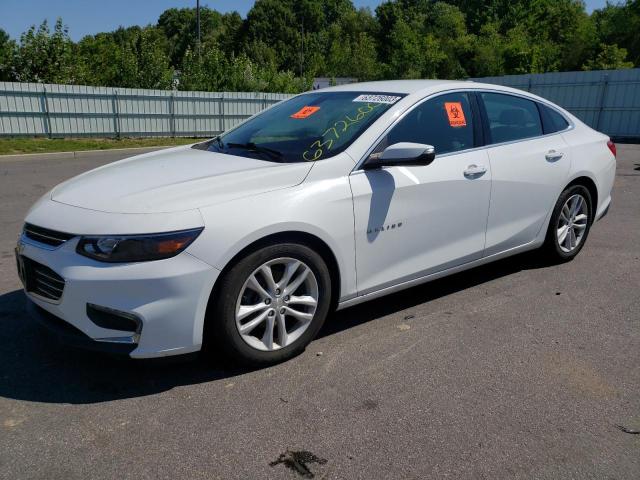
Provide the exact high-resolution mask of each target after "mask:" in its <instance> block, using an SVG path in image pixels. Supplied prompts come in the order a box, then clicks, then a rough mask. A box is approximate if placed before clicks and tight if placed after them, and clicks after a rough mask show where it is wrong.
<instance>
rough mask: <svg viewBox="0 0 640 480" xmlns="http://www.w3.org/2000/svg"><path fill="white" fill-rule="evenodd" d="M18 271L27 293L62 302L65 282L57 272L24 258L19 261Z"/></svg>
mask: <svg viewBox="0 0 640 480" xmlns="http://www.w3.org/2000/svg"><path fill="white" fill-rule="evenodd" d="M18 269H19V271H20V278H22V281H23V282H24V288H25V290H26V291H27V292H31V293H35V294H36V295H39V296H41V297H43V298H45V299H47V300H52V301H57V300H60V297H62V292H63V291H64V283H65V282H64V278H62V277H61V276H60V275H58V274H57V273H56V272H54V271H53V270H51V269H50V268H49V267H46V266H44V265H42V264H41V263H38V262H35V261H33V260H31V259H30V258H27V257H24V256H21V257H20V258H19V260H18Z"/></svg>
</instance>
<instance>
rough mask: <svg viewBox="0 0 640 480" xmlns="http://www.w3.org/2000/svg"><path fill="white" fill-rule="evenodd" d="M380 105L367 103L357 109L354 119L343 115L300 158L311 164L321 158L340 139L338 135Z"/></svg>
mask: <svg viewBox="0 0 640 480" xmlns="http://www.w3.org/2000/svg"><path fill="white" fill-rule="evenodd" d="M380 105H382V104H380V103H376V104H371V103H367V105H366V106H362V107H358V110H357V112H356V114H355V118H351V117H350V116H349V115H345V116H344V119H341V120H338V121H337V122H336V123H334V124H333V126H332V127H329V128H328V129H327V130H326V131H325V132H324V133H323V134H322V136H321V137H320V139H319V140H316V141H315V142H313V143H312V144H311V145H310V146H309V149H308V150H305V151H304V153H303V154H302V158H304V159H305V160H306V161H307V162H313V161H315V160H318V159H319V158H320V157H322V156H323V155H324V154H325V153H326V152H328V151H329V150H331V147H332V146H333V143H334V141H336V140H339V139H340V134H341V133H345V132H346V131H347V130H348V129H349V127H351V125H354V124H356V123H358V122H360V121H361V120H362V119H363V118H365V117H366V116H367V115H368V114H369V113H370V112H372V111H373V110H375V109H376V108H378V107H379V106H380Z"/></svg>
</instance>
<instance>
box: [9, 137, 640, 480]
mask: <svg viewBox="0 0 640 480" xmlns="http://www.w3.org/2000/svg"><path fill="white" fill-rule="evenodd" d="M124 156H126V153H125V152H115V153H114V152H99V153H94V154H87V155H77V156H73V155H70V156H56V157H37V156H35V157H13V158H1V157H0V226H1V228H0V478H2V479H5V478H6V479H47V480H50V479H58V478H59V479H65V480H73V479H82V480H86V479H88V478H118V479H127V478H135V479H138V480H141V479H146V478H150V479H151V478H153V479H160V478H162V479H164V478H167V479H168V478H171V479H175V478H189V479H217V478H220V479H233V478H239V479H262V478H269V479H275V478H284V479H295V478H313V477H315V478H317V479H324V478H327V479H329V478H332V479H358V478H362V479H378V478H382V479H387V478H388V479H413V478H415V479H427V478H452V479H521V478H522V479H525V478H526V479H529V478H535V479H554V480H555V479H637V478H640V434H634V433H633V432H634V431H638V430H640V146H638V145H619V146H618V171H617V176H616V181H615V191H614V200H613V205H612V207H611V210H610V213H609V214H608V215H607V216H606V217H605V218H604V219H603V220H601V221H600V222H598V223H597V224H596V225H595V226H594V227H593V229H592V230H591V233H590V236H589V239H588V241H587V244H586V246H585V248H584V249H583V250H582V252H581V253H580V255H579V256H578V257H577V258H576V259H575V260H574V261H573V262H570V263H566V264H563V265H547V264H544V263H543V262H541V261H540V260H538V258H537V257H536V256H535V255H531V254H526V255H519V256H516V257H512V258H509V259H506V260H503V261H500V262H498V263H494V264H491V265H488V266H484V267H481V268H477V269H474V270H471V271H468V272H464V273H461V274H457V275H455V276H452V277H449V278H447V279H442V280H438V281H435V282H432V283H429V284H426V285H423V286H420V287H416V288H413V289H411V290H407V291H404V292H401V293H398V294H395V295H392V296H388V297H386V298H383V299H379V300H376V301H374V302H371V303H368V304H364V305H360V306H357V307H353V308H351V309H347V310H344V311H341V312H338V313H336V314H334V315H333V316H332V317H330V319H329V321H328V322H327V325H326V326H325V328H324V330H323V331H322V332H321V336H320V338H318V339H317V340H315V341H314V342H313V343H312V344H311V345H310V346H309V347H308V348H307V350H306V352H305V353H303V354H302V355H300V356H299V357H297V358H295V359H293V360H291V361H289V362H286V363H283V364H281V365H278V366H275V367H272V368H267V369H262V370H254V371H247V370H239V369H233V368H229V367H224V366H222V365H219V364H216V363H212V362H206V361H203V360H195V361H190V362H186V363H178V364H164V363H160V364H157V363H151V364H149V363H136V362H133V361H128V360H118V359H113V358H111V357H105V356H102V355H98V354H92V353H85V352H82V351H76V350H72V349H69V348H67V347H65V346H63V345H60V344H58V343H56V342H55V341H53V340H52V339H51V338H50V337H49V335H48V334H47V333H46V332H42V331H41V330H40V329H39V328H37V326H36V325H35V324H34V322H33V321H32V320H31V319H30V318H29V317H27V316H26V314H25V298H24V295H23V293H22V291H21V290H20V284H19V280H18V277H17V274H16V272H15V265H14V258H13V247H14V245H15V241H16V239H17V236H18V233H19V231H20V229H21V225H22V220H23V218H24V215H25V214H26V212H27V210H28V208H29V206H30V205H31V204H32V203H33V202H34V201H35V200H36V199H37V198H38V197H39V196H40V195H42V194H44V193H45V192H46V191H47V190H48V189H50V188H51V187H52V186H54V185H55V184H57V183H58V182H60V181H62V180H64V179H66V178H69V177H71V176H73V175H75V174H78V173H80V172H83V171H85V170H88V169H90V168H93V167H97V166H100V165H103V164H105V163H107V162H110V161H113V160H115V159H117V158H122V157H124ZM624 430H626V431H624ZM629 432H631V433H629Z"/></svg>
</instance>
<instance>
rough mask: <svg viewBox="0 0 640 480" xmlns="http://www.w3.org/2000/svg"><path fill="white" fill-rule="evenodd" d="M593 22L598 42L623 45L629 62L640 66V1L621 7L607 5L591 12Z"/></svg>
mask: <svg viewBox="0 0 640 480" xmlns="http://www.w3.org/2000/svg"><path fill="white" fill-rule="evenodd" d="M592 18H593V22H594V24H595V26H596V29H597V31H598V32H599V37H600V42H601V43H605V44H608V45H623V46H624V48H625V49H626V50H627V51H628V56H629V60H630V61H631V62H633V63H634V64H635V65H636V66H639V65H640V35H639V34H638V32H640V0H627V1H626V2H625V3H623V4H622V5H618V4H613V3H608V2H607V5H606V6H605V7H604V8H603V9H601V10H596V11H594V12H593V15H592Z"/></svg>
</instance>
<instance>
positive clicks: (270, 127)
mask: <svg viewBox="0 0 640 480" xmlns="http://www.w3.org/2000/svg"><path fill="white" fill-rule="evenodd" d="M402 97H403V95H399V94H387V93H370V92H369V93H367V92H324V93H323V92H317V93H309V94H305V95H300V96H298V97H294V98H292V99H291V100H286V101H284V102H281V103H279V104H277V105H275V106H274V107H272V108H270V109H269V110H266V111H264V112H263V113H261V114H259V115H257V116H256V117H254V118H252V119H250V120H248V121H247V122H245V123H244V124H242V125H240V126H238V127H237V128H235V129H233V130H231V131H229V132H228V133H226V134H223V135H221V136H219V137H216V138H214V139H213V140H209V141H207V142H204V143H200V144H198V145H195V146H194V148H198V149H201V150H209V151H212V152H222V153H228V154H231V155H239V156H242V157H250V158H259V159H262V160H269V161H274V162H313V161H316V160H321V159H323V158H328V157H331V156H333V155H336V154H338V153H340V152H342V151H343V150H344V149H345V148H347V147H348V146H349V145H350V144H351V143H352V142H353V141H354V140H355V139H356V138H358V137H359V136H360V135H361V134H362V133H363V132H364V131H365V130H366V129H367V128H368V127H369V125H371V124H372V123H373V122H374V121H375V120H376V119H377V118H378V117H380V115H382V114H383V113H384V112H385V111H387V110H388V109H389V108H390V107H391V105H393V104H394V103H396V102H397V101H398V100H400V99H401V98H402Z"/></svg>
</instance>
